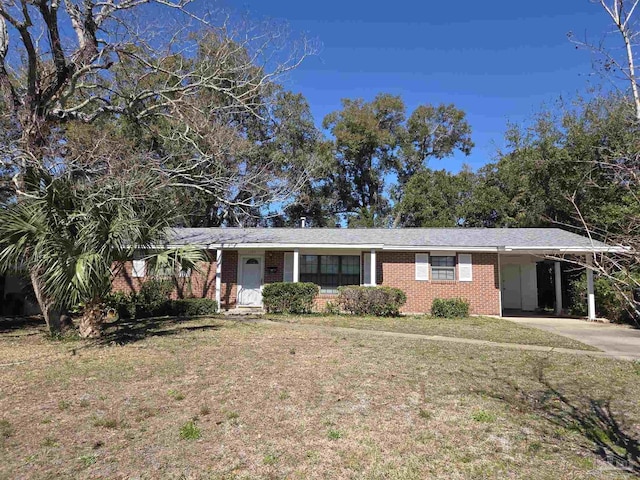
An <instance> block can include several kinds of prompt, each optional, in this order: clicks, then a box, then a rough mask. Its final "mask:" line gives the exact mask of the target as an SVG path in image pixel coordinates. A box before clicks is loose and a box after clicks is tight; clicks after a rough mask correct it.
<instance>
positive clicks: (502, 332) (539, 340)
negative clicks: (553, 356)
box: [267, 315, 598, 351]
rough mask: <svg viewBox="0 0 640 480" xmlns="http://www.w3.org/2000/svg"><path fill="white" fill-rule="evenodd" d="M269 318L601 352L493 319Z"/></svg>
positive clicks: (272, 316)
mask: <svg viewBox="0 0 640 480" xmlns="http://www.w3.org/2000/svg"><path fill="white" fill-rule="evenodd" d="M267 318H268V319H269V320H273V321H280V322H290V323H301V324H307V325H321V326H330V327H346V328H357V329H360V330H378V331H388V332H401V333H416V334H420V335H440V336H443V337H460V338H471V339H475V340H488V341H491V342H501V343H521V344H525V345H542V346H545V347H561V348H572V349H576V350H594V351H595V350H598V349H597V348H594V347H592V346H590V345H585V344H584V343H581V342H578V341H577V340H573V339H571V338H567V337H563V336H561V335H555V334H553V333H549V332H545V331H543V330H539V329H537V328H531V327H528V326H526V325H521V324H517V323H514V322H510V321H509V320H505V319H502V318H493V317H465V318H436V317H429V316H426V315H425V316H419V315H407V316H403V317H392V318H381V317H360V316H355V315H269V316H267Z"/></svg>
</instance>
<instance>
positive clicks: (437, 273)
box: [431, 256, 456, 280]
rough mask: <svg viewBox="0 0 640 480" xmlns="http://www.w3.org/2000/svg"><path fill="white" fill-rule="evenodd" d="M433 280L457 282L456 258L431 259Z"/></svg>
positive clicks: (438, 257) (439, 257)
mask: <svg viewBox="0 0 640 480" xmlns="http://www.w3.org/2000/svg"><path fill="white" fill-rule="evenodd" d="M431 278H432V279H434V280H455V279H456V257H454V256H446V257H444V256H442V257H441V256H432V257H431Z"/></svg>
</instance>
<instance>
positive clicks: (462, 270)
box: [458, 253, 473, 282]
mask: <svg viewBox="0 0 640 480" xmlns="http://www.w3.org/2000/svg"><path fill="white" fill-rule="evenodd" d="M458 278H459V280H460V281H461V282H470V281H472V280H473V265H472V262H471V254H470V253H460V254H459V255H458Z"/></svg>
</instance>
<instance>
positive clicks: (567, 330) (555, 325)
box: [505, 317, 640, 360]
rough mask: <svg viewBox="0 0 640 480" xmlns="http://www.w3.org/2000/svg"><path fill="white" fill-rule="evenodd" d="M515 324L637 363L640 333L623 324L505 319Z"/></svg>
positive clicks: (549, 318) (576, 320)
mask: <svg viewBox="0 0 640 480" xmlns="http://www.w3.org/2000/svg"><path fill="white" fill-rule="evenodd" d="M505 318H506V319H507V320H510V321H512V322H515V323H521V324H524V325H527V326H529V327H535V328H539V329H541V330H546V331H547V332H551V333H555V334H557V335H564V336H565V337H569V338H573V339H574V340H578V341H579V342H582V343H586V344H587V345H591V346H593V347H596V348H599V349H600V350H602V351H603V352H606V353H607V354H608V355H609V356H611V357H614V358H620V359H623V360H640V330H637V329H634V328H631V327H629V326H626V325H615V324H610V323H601V322H589V321H587V320H581V319H575V318H559V317H505Z"/></svg>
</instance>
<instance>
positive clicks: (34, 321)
mask: <svg viewBox="0 0 640 480" xmlns="http://www.w3.org/2000/svg"><path fill="white" fill-rule="evenodd" d="M42 327H44V320H43V319H42V317H39V316H32V317H0V334H3V333H9V332H14V331H16V330H26V329H31V328H42ZM34 334H35V332H34Z"/></svg>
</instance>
